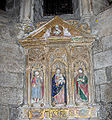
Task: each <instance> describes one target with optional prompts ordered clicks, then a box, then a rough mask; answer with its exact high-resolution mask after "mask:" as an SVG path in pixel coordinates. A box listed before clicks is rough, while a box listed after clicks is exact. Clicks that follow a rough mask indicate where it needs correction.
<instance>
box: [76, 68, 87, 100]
mask: <svg viewBox="0 0 112 120" xmlns="http://www.w3.org/2000/svg"><path fill="white" fill-rule="evenodd" d="M74 83H75V94H76V99H77V101H88V78H87V76H86V75H84V73H83V69H81V68H80V69H79V70H78V75H77V76H76V77H75V78H74Z"/></svg>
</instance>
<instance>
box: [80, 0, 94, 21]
mask: <svg viewBox="0 0 112 120" xmlns="http://www.w3.org/2000/svg"><path fill="white" fill-rule="evenodd" d="M80 7H81V19H82V21H83V22H87V23H89V19H90V16H91V15H92V10H91V0H81V1H80Z"/></svg>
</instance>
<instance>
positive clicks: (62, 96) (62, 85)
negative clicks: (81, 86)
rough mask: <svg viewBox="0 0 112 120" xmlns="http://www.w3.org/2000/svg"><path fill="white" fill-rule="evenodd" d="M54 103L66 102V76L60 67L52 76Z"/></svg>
mask: <svg viewBox="0 0 112 120" xmlns="http://www.w3.org/2000/svg"><path fill="white" fill-rule="evenodd" d="M52 103H53V105H56V104H63V105H65V104H66V78H65V77H64V76H63V75H62V74H61V70H60V69H57V70H56V74H54V75H53V77H52Z"/></svg>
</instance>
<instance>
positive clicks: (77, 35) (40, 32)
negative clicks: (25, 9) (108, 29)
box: [19, 16, 94, 47]
mask: <svg viewBox="0 0 112 120" xmlns="http://www.w3.org/2000/svg"><path fill="white" fill-rule="evenodd" d="M41 24H43V25H42V26H41ZM37 25H38V24H37ZM38 27H39V28H37V29H36V30H34V31H33V32H31V33H30V34H29V35H28V36H27V37H26V38H24V39H22V40H19V42H20V44H21V45H22V46H23V47H29V46H30V47H31V46H40V45H43V46H46V45H50V44H54V43H57V44H66V43H67V44H68V43H69V44H77V45H81V44H82V43H83V44H91V43H92V42H93V41H94V36H92V35H91V34H90V29H89V27H88V25H87V24H85V23H84V24H78V22H77V21H74V20H68V21H65V20H62V19H61V18H60V17H58V16H56V17H54V18H53V19H52V20H50V21H49V22H47V23H40V26H38Z"/></svg>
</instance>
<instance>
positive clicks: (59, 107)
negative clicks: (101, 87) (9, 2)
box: [19, 16, 96, 119]
mask: <svg viewBox="0 0 112 120" xmlns="http://www.w3.org/2000/svg"><path fill="white" fill-rule="evenodd" d="M19 42H20V44H21V45H22V46H23V47H24V49H25V54H26V80H25V89H24V93H25V94H24V101H25V106H24V108H23V110H24V118H30V119H33V118H35V119H48V118H49V119H52V118H57V119H60V118H66V119H67V118H71V119H74V118H91V117H96V106H95V104H94V84H93V83H94V81H93V79H92V57H91V47H92V43H93V42H94V36H92V35H91V34H90V30H89V27H88V25H87V24H79V23H78V22H77V21H74V20H68V21H64V20H62V19H61V18H59V17H57V16H56V17H54V18H53V19H52V20H50V21H49V22H47V23H44V22H43V23H38V24H37V29H36V30H35V31H33V32H32V33H30V34H29V35H28V36H27V37H26V38H24V39H22V40H19Z"/></svg>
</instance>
